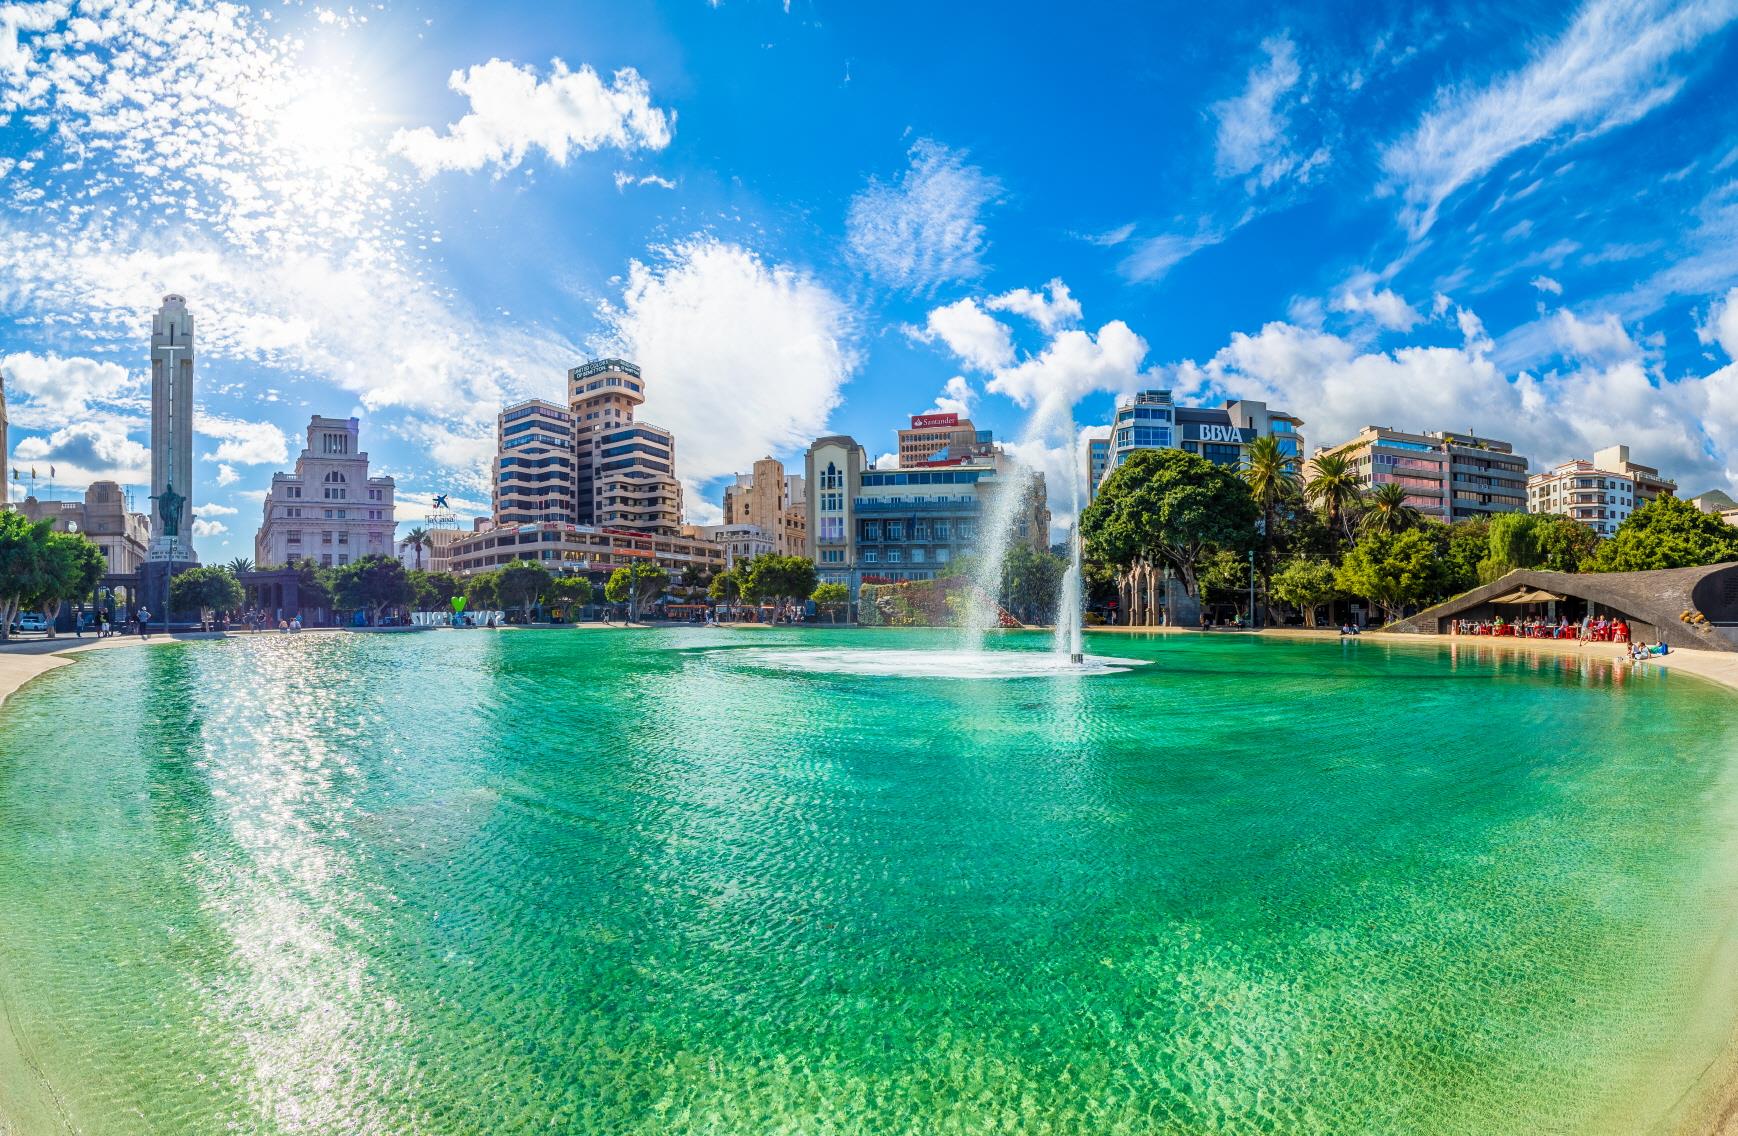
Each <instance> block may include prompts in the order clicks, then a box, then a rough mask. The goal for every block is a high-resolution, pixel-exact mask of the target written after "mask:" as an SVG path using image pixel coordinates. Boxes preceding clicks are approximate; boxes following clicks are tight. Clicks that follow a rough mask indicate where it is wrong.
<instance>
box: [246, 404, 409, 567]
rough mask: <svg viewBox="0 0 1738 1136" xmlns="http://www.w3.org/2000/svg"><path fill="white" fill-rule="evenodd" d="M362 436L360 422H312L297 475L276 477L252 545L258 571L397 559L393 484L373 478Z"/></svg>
mask: <svg viewBox="0 0 1738 1136" xmlns="http://www.w3.org/2000/svg"><path fill="white" fill-rule="evenodd" d="M360 435H361V430H360V425H359V424H358V422H357V420H356V419H354V418H322V417H320V416H319V415H315V416H314V417H313V418H312V419H310V420H309V422H308V446H307V448H306V449H304V450H303V451H302V453H301V456H300V457H298V458H297V459H296V469H295V472H294V473H276V474H273V475H272V485H271V489H270V490H269V491H268V492H267V494H266V499H265V517H264V519H263V521H262V522H261V523H260V527H259V532H258V533H256V534H255V536H254V542H253V545H254V555H253V559H254V563H255V564H256V565H257V566H259V567H262V568H263V567H266V566H275V565H280V564H289V563H291V562H293V561H301V560H307V561H311V562H313V563H314V564H317V565H319V566H320V567H323V568H328V567H335V566H337V565H341V564H348V563H350V562H351V561H353V560H360V559H362V557H364V556H392V555H395V554H396V553H397V547H396V543H395V534H394V526H395V525H396V524H397V521H396V518H395V517H394V515H393V508H394V506H393V481H392V478H390V477H370V476H368V455H367V454H366V453H364V452H363V451H362V446H361V437H360Z"/></svg>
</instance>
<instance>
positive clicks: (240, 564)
mask: <svg viewBox="0 0 1738 1136" xmlns="http://www.w3.org/2000/svg"><path fill="white" fill-rule="evenodd" d="M252 571H253V561H251V560H249V559H248V558H247V557H245V556H237V557H236V558H235V559H234V560H231V561H230V562H229V574H230V575H231V576H240V575H241V574H242V573H243V572H252Z"/></svg>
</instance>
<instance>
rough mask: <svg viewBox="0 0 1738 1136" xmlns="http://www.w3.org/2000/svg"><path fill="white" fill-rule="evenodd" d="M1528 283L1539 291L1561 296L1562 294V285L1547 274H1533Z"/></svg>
mask: <svg viewBox="0 0 1738 1136" xmlns="http://www.w3.org/2000/svg"><path fill="white" fill-rule="evenodd" d="M1529 283H1530V284H1532V285H1533V287H1535V288H1537V289H1538V290H1539V291H1541V292H1545V293H1548V294H1550V295H1552V296H1561V295H1562V294H1563V285H1561V284H1559V283H1557V281H1555V280H1553V279H1551V278H1550V277H1549V276H1545V275H1539V276H1535V277H1533V279H1532V280H1531V281H1529Z"/></svg>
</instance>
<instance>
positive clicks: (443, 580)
mask: <svg viewBox="0 0 1738 1136" xmlns="http://www.w3.org/2000/svg"><path fill="white" fill-rule="evenodd" d="M409 579H410V586H411V588H412V589H413V590H414V591H415V593H416V599H415V600H414V601H413V602H414V603H415V604H416V610H418V611H450V610H452V602H453V597H454V596H456V595H458V594H459V593H460V592H462V591H463V590H464V588H463V586H462V585H461V584H460V582H459V578H458V577H457V576H455V575H453V574H452V573H451V572H430V571H427V570H426V569H422V568H412V569H411V570H410V572H409Z"/></svg>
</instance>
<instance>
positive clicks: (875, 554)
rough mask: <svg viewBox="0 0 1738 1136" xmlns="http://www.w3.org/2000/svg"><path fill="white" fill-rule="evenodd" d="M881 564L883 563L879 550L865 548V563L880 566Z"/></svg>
mask: <svg viewBox="0 0 1738 1136" xmlns="http://www.w3.org/2000/svg"><path fill="white" fill-rule="evenodd" d="M880 562H881V553H880V551H879V550H877V549H873V548H865V549H864V550H863V563H865V564H879V563H880Z"/></svg>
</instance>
